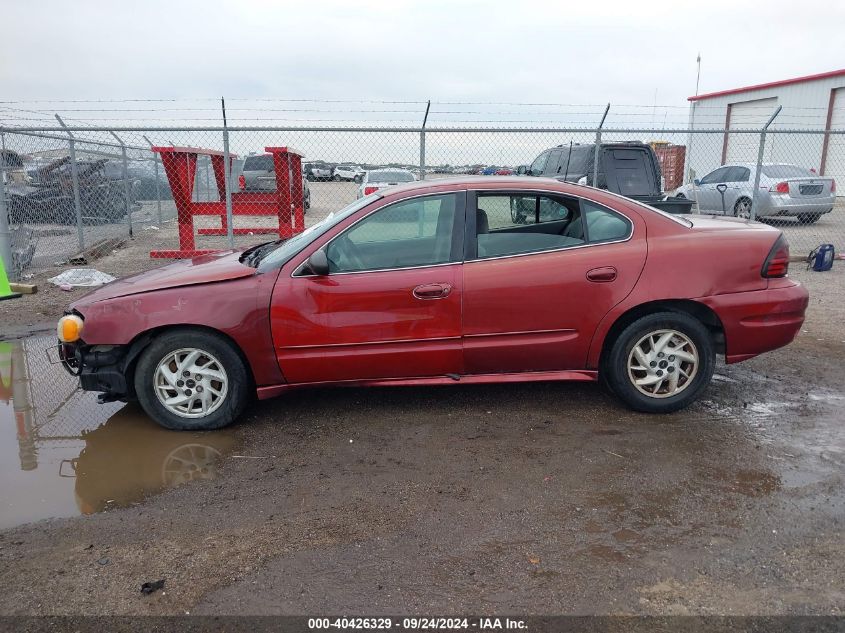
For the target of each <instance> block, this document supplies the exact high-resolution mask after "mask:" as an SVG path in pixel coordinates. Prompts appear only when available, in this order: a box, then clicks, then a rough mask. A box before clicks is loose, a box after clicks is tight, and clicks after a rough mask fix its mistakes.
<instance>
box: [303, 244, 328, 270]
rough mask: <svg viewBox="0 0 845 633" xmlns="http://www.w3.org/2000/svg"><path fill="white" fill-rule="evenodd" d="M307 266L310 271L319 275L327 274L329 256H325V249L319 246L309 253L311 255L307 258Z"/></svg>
mask: <svg viewBox="0 0 845 633" xmlns="http://www.w3.org/2000/svg"><path fill="white" fill-rule="evenodd" d="M308 268H310V269H311V272H312V273H314V274H315V275H319V276H321V277H325V276H326V275H328V274H329V258H328V257H326V250H325V249H323V248H321V249H320V250H318V251H314V252H313V253H311V257H309V258H308Z"/></svg>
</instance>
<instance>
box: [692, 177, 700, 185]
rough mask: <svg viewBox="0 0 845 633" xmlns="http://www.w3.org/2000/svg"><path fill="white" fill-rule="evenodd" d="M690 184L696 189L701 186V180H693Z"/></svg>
mask: <svg viewBox="0 0 845 633" xmlns="http://www.w3.org/2000/svg"><path fill="white" fill-rule="evenodd" d="M692 184H694V185H695V186H696V187H698V186H699V185H700V184H701V179H700V178H696V179H695V180H693V181H692Z"/></svg>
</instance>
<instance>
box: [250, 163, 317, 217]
mask: <svg viewBox="0 0 845 633" xmlns="http://www.w3.org/2000/svg"><path fill="white" fill-rule="evenodd" d="M300 178H302V200H303V207H304V209H303V210H304V211H307V210H308V209H310V208H311V187H309V186H308V180H307V179H306V178H305V176H304V175H302V174H300ZM238 187H239V188H240V190H241V191H276V168H275V166H274V165H273V155H272V154H254V155H252V156H247V157H246V159H245V160H244V164H243V167H242V171H241V174H240V176H239V177H238Z"/></svg>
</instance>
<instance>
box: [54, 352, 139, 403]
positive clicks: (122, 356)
mask: <svg viewBox="0 0 845 633" xmlns="http://www.w3.org/2000/svg"><path fill="white" fill-rule="evenodd" d="M61 349H62V356H63V358H64V360H63V364H64V365H65V368H66V369H67V370H68V371H70V372H71V373H72V374H74V375H76V376H78V377H79V386H80V387H82V389H83V390H85V391H97V392H100V393H102V394H104V395H103V396H102V397H101V400H129V399H131V398H133V397H134V396H135V389H134V385H132V384H131V382H130V381H128V380H127V371H126V369H127V365H128V361H129V359H128V357H127V350H126V347H125V346H123V345H86V344H85V342H83V341H77V342H76V343H64V344H62V345H61Z"/></svg>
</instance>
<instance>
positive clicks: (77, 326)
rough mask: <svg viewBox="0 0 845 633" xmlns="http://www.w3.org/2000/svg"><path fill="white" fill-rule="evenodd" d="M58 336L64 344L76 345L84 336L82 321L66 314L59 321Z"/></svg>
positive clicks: (73, 315)
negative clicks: (82, 335)
mask: <svg viewBox="0 0 845 633" xmlns="http://www.w3.org/2000/svg"><path fill="white" fill-rule="evenodd" d="M56 334H58V336H59V340H60V341H61V342H62V343H74V342H76V341H78V340H79V337H80V336H81V334H82V319H81V318H79V317H78V316H76V315H75V314H66V315H65V316H63V317H62V318H61V319H59V325H58V326H57V327H56Z"/></svg>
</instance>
